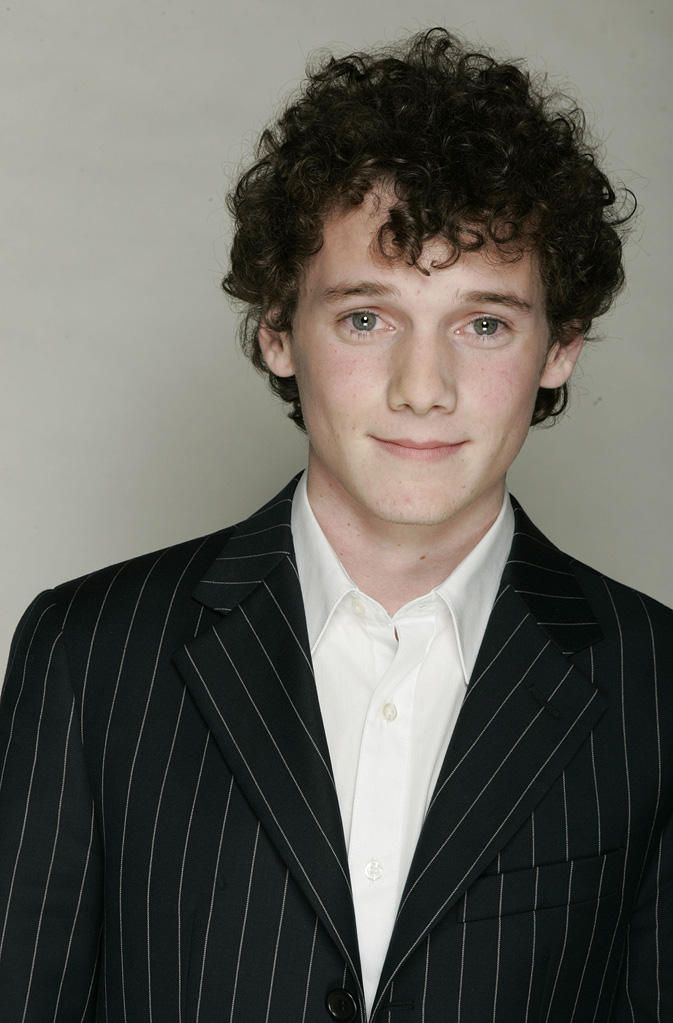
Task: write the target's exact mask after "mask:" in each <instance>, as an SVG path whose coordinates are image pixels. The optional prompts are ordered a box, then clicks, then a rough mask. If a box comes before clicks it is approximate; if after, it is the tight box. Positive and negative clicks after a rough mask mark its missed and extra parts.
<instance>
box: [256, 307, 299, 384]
mask: <svg viewBox="0 0 673 1023" xmlns="http://www.w3.org/2000/svg"><path fill="white" fill-rule="evenodd" d="M257 337H258V339H259V347H260V348H261V349H262V355H263V356H264V362H265V364H266V366H267V368H268V369H270V370H271V372H272V373H275V375H276V376H277V377H291V376H294V359H293V357H292V338H291V335H290V332H289V331H285V330H283V331H280V330H274V329H273V327H271V326H269V324H268V323H267V321H266V320H265V319H264V318H262V319H261V321H260V324H259V330H258V331H257Z"/></svg>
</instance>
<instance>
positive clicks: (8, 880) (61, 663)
mask: <svg viewBox="0 0 673 1023" xmlns="http://www.w3.org/2000/svg"><path fill="white" fill-rule="evenodd" d="M62 620H63V613H62V611H60V610H59V607H58V601H57V600H56V598H55V595H54V593H53V592H52V591H45V592H44V593H42V594H40V595H39V596H38V597H37V598H36V599H35V601H33V603H32V604H31V606H30V607H29V608H28V610H27V611H26V612H25V614H24V615H23V617H22V619H21V621H20V623H19V625H18V627H17V629H16V632H15V635H14V639H13V642H12V646H11V650H10V657H9V664H8V668H7V675H6V678H5V684H4V687H3V690H2V695H1V697H0V1006H2V1012H1V1015H2V1020H3V1023H21V1021H23V1023H31V1021H33V1023H38V1021H39V1023H43V1021H44V1020H50V1021H52V1020H53V1021H54V1023H65V1021H66V1020H67V1021H68V1023H73V1021H74V1023H79V1021H83V1023H84V1021H86V1020H93V1018H94V1013H95V1003H96V989H97V977H98V969H99V946H100V938H101V919H102V891H101V882H102V867H101V845H100V838H99V832H98V830H97V824H96V819H95V813H94V804H93V798H92V794H91V789H90V785H89V780H88V777H87V770H86V764H85V761H84V755H83V750H82V745H81V740H80V720H79V713H78V706H77V702H76V700H75V696H74V694H73V690H72V687H71V684H70V681H69V676H68V669H67V663H66V658H65V651H64V647H63V640H62V630H61V625H62Z"/></svg>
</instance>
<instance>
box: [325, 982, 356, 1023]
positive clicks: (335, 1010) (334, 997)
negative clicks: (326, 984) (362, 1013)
mask: <svg viewBox="0 0 673 1023" xmlns="http://www.w3.org/2000/svg"><path fill="white" fill-rule="evenodd" d="M325 1004H326V1005H327V1011H328V1012H329V1014H330V1016H331V1017H332V1019H338V1020H343V1021H344V1023H349V1020H353V1019H355V1017H356V1016H357V1013H358V1003H357V1002H356V1001H355V999H354V998H353V996H352V994H351V993H350V992H349V991H344V989H343V988H342V987H337V988H334V990H333V991H328V992H327V998H326V1000H325Z"/></svg>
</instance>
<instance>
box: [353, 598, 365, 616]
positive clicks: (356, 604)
mask: <svg viewBox="0 0 673 1023" xmlns="http://www.w3.org/2000/svg"><path fill="white" fill-rule="evenodd" d="M353 611H354V612H355V614H356V615H358V617H359V618H362V616H363V615H364V613H365V606H364V604H363V603H362V601H361V600H358V598H357V597H353Z"/></svg>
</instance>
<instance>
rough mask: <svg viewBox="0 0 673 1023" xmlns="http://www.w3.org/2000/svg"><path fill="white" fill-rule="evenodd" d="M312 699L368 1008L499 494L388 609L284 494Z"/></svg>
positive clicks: (497, 535)
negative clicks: (444, 565) (418, 584)
mask: <svg viewBox="0 0 673 1023" xmlns="http://www.w3.org/2000/svg"><path fill="white" fill-rule="evenodd" d="M291 525H292V538H293V542H294V547H295V553H296V557H297V570H298V573H299V581H300V585H301V590H302V595H303V599H304V606H305V610H306V622H307V626H308V636H309V642H310V646H311V656H312V659H313V667H314V672H315V680H316V687H317V691H318V700H319V703H320V710H321V712H322V717H323V722H324V726H325V733H326V735H327V744H328V747H329V753H330V758H331V761H332V768H333V771H334V780H335V784H336V791H337V798H338V800H339V808H340V810H341V817H342V820H343V827H344V835H345V838H346V846H347V849H348V862H349V867H350V875H351V883H352V887H353V901H354V905H355V918H356V922H357V930H358V943H359V947H360V959H361V964H362V973H363V980H364V988H365V998H366V1001H367V1011H368V1012H370V1011H371V1008H372V1003H373V1000H374V996H375V994H376V988H377V986H378V982H379V977H380V973H381V969H382V967H383V961H384V959H385V954H386V950H387V948H388V943H389V940H390V936H391V933H392V929H393V924H394V921H395V915H396V913H397V907H398V905H399V901H400V896H401V894H402V889H403V887H404V882H405V881H406V877H407V873H408V871H409V867H410V865H411V860H412V857H413V853H414V849H415V847H416V843H417V841H418V836H419V834H420V830H421V826H422V824H423V819H424V817H425V814H426V811H427V808H428V804H429V803H430V798H431V796H432V792H433V789H434V786H435V783H436V781H437V776H438V774H439V771H440V768H441V765H442V761H443V759H444V754H445V753H446V749H447V746H448V744H449V739H450V738H451V734H452V732H453V728H454V725H455V722H456V718H457V716H458V712H459V710H460V707H461V704H462V702H463V698H464V695H465V691H466V687H467V683H468V680H469V678H470V675H471V673H472V669H473V668H474V664H475V661H476V659H477V653H478V651H479V646H480V644H481V641H482V638H483V635H484V631H485V629H486V623H487V621H488V618H489V615H490V612H491V609H492V607H493V602H494V601H495V597H496V594H497V590H498V585H499V582H500V577H501V575H502V571H503V569H504V566H505V562H506V560H507V556H508V554H509V550H510V546H511V542H512V536H513V533H514V514H513V511H512V506H511V503H510V500H509V497H508V495H507V494H505V498H504V501H503V505H502V508H501V510H500V513H499V515H498V517H497V519H496V521H495V522H494V523H493V525H492V526H491V528H490V529H489V530H488V532H487V533H486V534H485V536H484V537H483V538H482V539H481V540H480V542H479V543H478V544H477V546H476V547H474V548H473V550H472V551H471V552H470V553H469V554H468V555H467V557H466V558H465V559H464V560H463V561H462V562H461V563H460V564H459V565H458V566H457V568H455V569H454V571H453V572H452V573H451V575H450V576H449V577H448V578H447V579H445V580H444V582H442V583H441V584H440V585H439V586H436V587H435V588H434V589H433V590H431V591H430V592H429V593H426V594H424V595H423V596H421V597H417V598H416V599H414V600H411V601H409V602H408V603H407V604H405V605H404V606H403V607H401V608H400V609H399V610H398V611H396V612H395V614H394V615H392V617H391V616H390V615H389V614H388V612H387V611H386V610H385V609H384V608H383V607H382V606H381V604H379V603H378V601H376V600H373V599H372V598H371V597H368V596H367V595H366V594H365V593H363V592H362V591H361V590H359V589H358V587H357V586H356V585H355V583H354V582H353V580H352V579H351V578H350V576H349V575H348V573H347V572H346V570H345V569H344V567H343V565H342V564H341V562H340V561H339V559H338V557H337V555H336V554H335V552H334V550H333V548H332V547H331V546H330V544H329V542H328V540H327V538H326V536H325V534H324V533H323V531H322V529H321V528H320V526H319V524H318V521H317V519H316V517H315V515H314V514H313V511H312V509H311V506H310V503H309V500H308V494H307V489H306V473H304V474H303V476H302V477H301V479H300V481H299V483H298V485H297V488H296V491H295V494H294V498H293V501H292V519H291Z"/></svg>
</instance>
